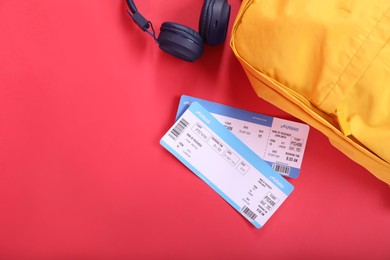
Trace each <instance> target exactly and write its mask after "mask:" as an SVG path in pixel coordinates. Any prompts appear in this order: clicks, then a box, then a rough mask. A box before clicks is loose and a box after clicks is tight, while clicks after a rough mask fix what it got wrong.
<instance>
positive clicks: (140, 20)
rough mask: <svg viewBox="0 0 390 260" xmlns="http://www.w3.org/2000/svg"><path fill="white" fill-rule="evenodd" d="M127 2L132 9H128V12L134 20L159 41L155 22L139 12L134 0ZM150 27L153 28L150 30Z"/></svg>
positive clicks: (127, 0)
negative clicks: (154, 26) (154, 25)
mask: <svg viewBox="0 0 390 260" xmlns="http://www.w3.org/2000/svg"><path fill="white" fill-rule="evenodd" d="M126 3H127V5H128V6H129V9H130V11H128V14H129V15H130V17H131V18H132V19H133V21H134V22H135V23H136V24H137V25H138V27H139V28H141V30H142V31H144V32H147V33H148V34H149V35H150V36H152V37H153V39H154V40H155V41H156V42H158V40H157V37H156V33H155V31H154V28H153V24H152V23H151V22H150V21H149V20H147V19H146V18H145V17H144V16H143V15H142V14H141V13H140V12H138V9H137V7H136V6H135V3H134V1H133V0H126ZM149 28H150V29H151V30H149Z"/></svg>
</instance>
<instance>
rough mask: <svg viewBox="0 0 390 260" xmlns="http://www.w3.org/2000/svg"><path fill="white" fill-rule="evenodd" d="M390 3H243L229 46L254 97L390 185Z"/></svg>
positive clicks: (373, 0) (261, 0)
mask: <svg viewBox="0 0 390 260" xmlns="http://www.w3.org/2000/svg"><path fill="white" fill-rule="evenodd" d="M389 38H390V1H384V0H356V1H354V0H350V1H345V0H326V1H319V0H318V1H313V0H294V1H292V0H290V1H289V0H272V1H270V0H256V1H254V0H244V1H243V2H242V5H241V8H240V11H239V13H238V15H237V18H236V20H235V23H234V27H233V31H232V37H231V42H230V45H231V47H232V49H233V51H234V53H235V55H236V57H237V58H238V59H239V61H240V63H241V65H242V67H243V68H244V70H245V72H246V74H247V76H248V78H249V80H250V82H251V84H252V86H253V88H254V89H255V91H256V93H257V94H258V95H259V96H260V97H262V98H264V99H265V100H267V101H269V102H270V103H273V104H274V105H276V106H278V107H280V108H281V109H283V110H285V111H287V112H289V113H290V114H292V115H294V116H296V117H297V118H300V119H301V120H303V121H305V122H306V123H308V124H310V125H311V126H313V127H315V128H317V129H318V130H319V131H321V132H323V133H324V134H325V135H326V136H328V137H329V139H330V141H331V143H332V144H333V145H334V146H335V147H337V148H338V149H339V150H341V151H342V152H343V153H345V154H346V155H348V156H349V157H350V158H351V159H353V160H354V161H356V162H357V163H359V164H361V165H362V166H364V167H365V168H366V169H368V170H369V171H370V172H371V173H372V174H374V175H375V176H376V177H377V178H379V179H380V180H382V181H384V182H386V183H388V184H390V42H389Z"/></svg>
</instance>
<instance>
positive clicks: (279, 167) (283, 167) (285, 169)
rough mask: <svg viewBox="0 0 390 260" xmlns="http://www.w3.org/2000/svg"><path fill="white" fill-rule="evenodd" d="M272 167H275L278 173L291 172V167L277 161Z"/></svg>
mask: <svg viewBox="0 0 390 260" xmlns="http://www.w3.org/2000/svg"><path fill="white" fill-rule="evenodd" d="M272 169H274V170H275V171H276V172H278V173H282V174H287V175H288V174H289V173H290V167H289V166H286V165H280V164H277V163H274V164H272Z"/></svg>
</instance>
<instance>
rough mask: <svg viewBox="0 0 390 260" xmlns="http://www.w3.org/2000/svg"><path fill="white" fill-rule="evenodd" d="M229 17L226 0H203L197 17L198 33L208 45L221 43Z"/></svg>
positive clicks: (228, 7) (228, 6) (223, 39)
mask: <svg viewBox="0 0 390 260" xmlns="http://www.w3.org/2000/svg"><path fill="white" fill-rule="evenodd" d="M229 19H230V5H229V4H228V2H227V0H204V2H203V7H202V11H201V13H200V18H199V34H200V35H201V36H202V38H203V40H204V41H205V42H206V43H207V44H210V45H219V44H222V43H223V42H224V41H225V39H226V34H227V29H228V25H229Z"/></svg>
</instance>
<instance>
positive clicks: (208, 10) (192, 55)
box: [126, 0, 230, 62]
mask: <svg viewBox="0 0 390 260" xmlns="http://www.w3.org/2000/svg"><path fill="white" fill-rule="evenodd" d="M126 3H127V5H128V6H129V9H130V10H128V11H127V12H128V14H129V15H130V16H131V18H132V19H133V21H134V22H135V23H136V24H137V25H138V26H139V27H140V28H141V30H142V31H144V32H147V33H148V34H149V35H150V36H152V37H153V38H154V40H155V41H156V42H157V43H158V45H159V47H160V49H162V50H163V51H165V52H167V53H169V54H171V55H173V56H175V57H176V58H179V59H182V60H185V61H190V62H192V61H195V60H196V59H198V58H200V56H201V55H202V53H203V49H204V42H205V43H207V44H209V45H219V44H221V43H223V42H224V41H225V38H226V33H227V29H228V24H229V17H230V5H229V4H228V2H227V0H204V2H203V7H202V11H201V13H200V19H199V33H198V32H196V31H195V30H193V29H191V28H190V27H187V26H185V25H181V24H178V23H174V22H164V23H163V24H162V25H161V27H160V35H159V36H158V37H156V34H155V31H154V28H153V25H152V23H151V22H150V21H149V20H147V19H146V18H145V17H144V16H142V15H141V14H140V13H139V12H138V10H137V7H136V6H135V4H134V1H133V0H126Z"/></svg>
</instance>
